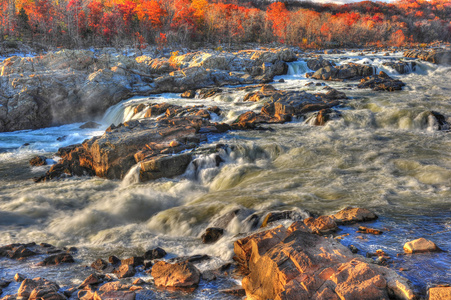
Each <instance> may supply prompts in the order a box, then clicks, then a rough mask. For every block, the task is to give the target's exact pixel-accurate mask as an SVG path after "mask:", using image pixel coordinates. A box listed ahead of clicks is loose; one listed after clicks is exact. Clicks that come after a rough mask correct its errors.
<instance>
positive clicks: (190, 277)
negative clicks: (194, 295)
mask: <svg viewBox="0 0 451 300" xmlns="http://www.w3.org/2000/svg"><path fill="white" fill-rule="evenodd" d="M151 275H152V277H153V278H154V280H155V285H157V286H163V287H192V286H197V285H198V284H199V281H200V276H201V273H200V271H199V270H198V269H197V268H196V267H195V266H194V265H193V264H192V263H189V262H181V263H175V264H170V263H167V262H164V261H159V262H157V263H156V264H155V265H154V266H153V267H152V273H151Z"/></svg>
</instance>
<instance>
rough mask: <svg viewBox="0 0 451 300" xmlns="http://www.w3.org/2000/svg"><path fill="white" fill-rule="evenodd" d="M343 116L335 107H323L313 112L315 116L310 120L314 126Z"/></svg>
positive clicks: (322, 124)
mask: <svg viewBox="0 0 451 300" xmlns="http://www.w3.org/2000/svg"><path fill="white" fill-rule="evenodd" d="M340 116H341V114H340V113H339V112H337V111H336V110H334V109H330V108H326V109H321V110H320V111H318V112H317V113H314V114H313V117H312V118H311V121H310V122H308V121H307V122H308V123H309V124H311V125H314V126H324V125H326V123H327V122H329V121H330V120H333V119H337V118H339V117H340Z"/></svg>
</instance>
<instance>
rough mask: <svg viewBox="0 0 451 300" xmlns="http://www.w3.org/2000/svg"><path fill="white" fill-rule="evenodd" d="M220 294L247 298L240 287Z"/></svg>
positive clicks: (222, 291) (221, 291)
mask: <svg viewBox="0 0 451 300" xmlns="http://www.w3.org/2000/svg"><path fill="white" fill-rule="evenodd" d="M219 292H220V293H223V294H228V295H233V296H236V297H244V296H246V291H245V290H244V289H243V288H242V287H240V286H238V287H235V288H231V289H225V290H219Z"/></svg>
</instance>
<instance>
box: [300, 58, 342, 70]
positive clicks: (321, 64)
mask: <svg viewBox="0 0 451 300" xmlns="http://www.w3.org/2000/svg"><path fill="white" fill-rule="evenodd" d="M333 66H335V64H334V63H333V62H330V61H328V60H325V59H323V58H322V57H320V58H314V59H309V60H308V61H307V67H308V68H309V69H310V70H312V71H318V70H319V69H321V68H325V67H333Z"/></svg>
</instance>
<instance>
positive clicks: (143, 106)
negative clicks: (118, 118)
mask: <svg viewBox="0 0 451 300" xmlns="http://www.w3.org/2000/svg"><path fill="white" fill-rule="evenodd" d="M144 108H146V105H145V104H144V103H140V104H138V106H136V107H135V108H134V109H133V115H136V114H137V113H140V112H142V111H143V110H144Z"/></svg>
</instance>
